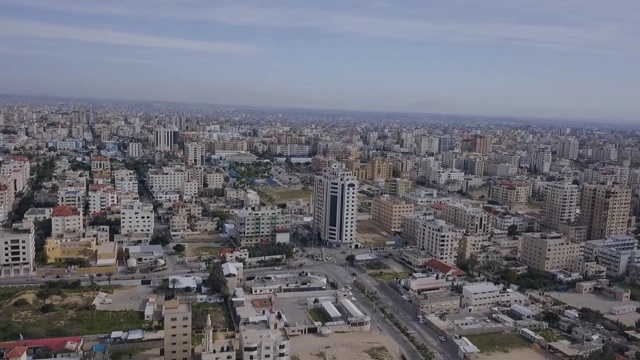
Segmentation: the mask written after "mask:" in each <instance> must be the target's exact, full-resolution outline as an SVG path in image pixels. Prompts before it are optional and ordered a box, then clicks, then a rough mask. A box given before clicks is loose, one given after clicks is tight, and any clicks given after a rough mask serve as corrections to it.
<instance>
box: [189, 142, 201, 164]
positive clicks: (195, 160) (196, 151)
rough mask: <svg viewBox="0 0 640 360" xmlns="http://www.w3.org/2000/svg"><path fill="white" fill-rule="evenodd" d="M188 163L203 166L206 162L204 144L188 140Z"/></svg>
mask: <svg viewBox="0 0 640 360" xmlns="http://www.w3.org/2000/svg"><path fill="white" fill-rule="evenodd" d="M184 153H185V157H186V159H187V165H196V166H202V165H204V162H205V151H204V144H200V143H195V142H188V143H186V144H184Z"/></svg>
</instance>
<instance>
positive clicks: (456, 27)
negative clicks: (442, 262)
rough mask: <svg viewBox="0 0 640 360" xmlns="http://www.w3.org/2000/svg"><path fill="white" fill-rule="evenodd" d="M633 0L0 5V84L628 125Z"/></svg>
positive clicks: (638, 102) (17, 90) (635, 98)
mask: <svg viewBox="0 0 640 360" xmlns="http://www.w3.org/2000/svg"><path fill="white" fill-rule="evenodd" d="M639 60H640V1H638V0H617V1H616V2H613V3H612V2H608V1H603V0H491V1H486V0H395V1H391V0H368V1H367V0H322V1H311V0H306V1H294V0H254V1H243V0H234V1H217V0H110V1H104V0H0V93H2V94H10V95H29V96H39V95H44V96H57V97H90V98H103V99H119V100H149V101H173V102H190V103H208V104H221V105H252V106H275V107H302V108H305V107H306V108H327V109H348V110H368V111H407V112H430V113H456V114H479V115H480V114H481V115H526V116H536V117H551V118H553V117H558V118H584V119H609V120H612V121H613V120H620V121H640V120H638V119H639V118H640V116H638V114H640V68H639V66H638V64H639Z"/></svg>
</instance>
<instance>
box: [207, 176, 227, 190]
mask: <svg viewBox="0 0 640 360" xmlns="http://www.w3.org/2000/svg"><path fill="white" fill-rule="evenodd" d="M204 179H205V182H206V183H207V187H208V188H209V189H220V188H222V187H223V186H224V174H223V173H217V172H214V173H205V174H204Z"/></svg>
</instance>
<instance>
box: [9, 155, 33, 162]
mask: <svg viewBox="0 0 640 360" xmlns="http://www.w3.org/2000/svg"><path fill="white" fill-rule="evenodd" d="M11 160H13V161H26V162H29V158H28V157H26V156H24V155H14V156H12V157H11Z"/></svg>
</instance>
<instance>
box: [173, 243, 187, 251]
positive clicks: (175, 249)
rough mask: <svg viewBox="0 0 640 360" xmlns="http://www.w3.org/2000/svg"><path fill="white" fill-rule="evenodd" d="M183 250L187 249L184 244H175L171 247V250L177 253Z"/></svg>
mask: <svg viewBox="0 0 640 360" xmlns="http://www.w3.org/2000/svg"><path fill="white" fill-rule="evenodd" d="M185 250H187V248H186V247H185V246H184V245H182V244H176V245H175V246H174V247H173V251H175V252H177V253H182V252H184V251H185Z"/></svg>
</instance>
